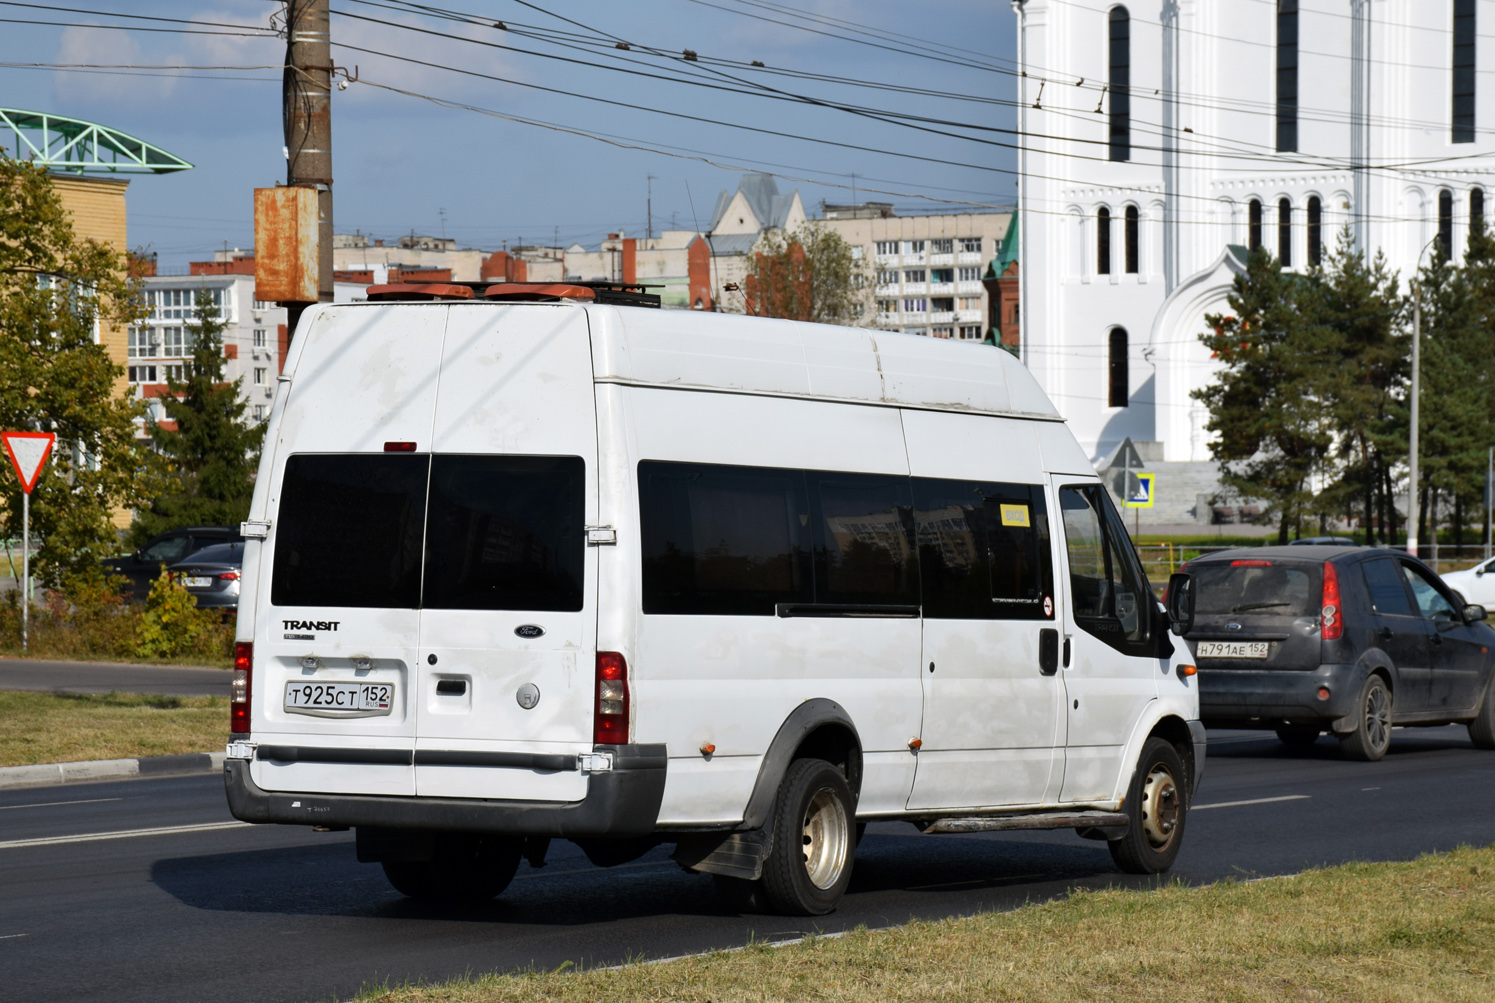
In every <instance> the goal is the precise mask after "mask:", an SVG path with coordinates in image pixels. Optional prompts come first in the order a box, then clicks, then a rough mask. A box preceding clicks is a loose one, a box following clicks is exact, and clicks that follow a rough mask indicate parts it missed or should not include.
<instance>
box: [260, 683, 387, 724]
mask: <svg viewBox="0 0 1495 1003" xmlns="http://www.w3.org/2000/svg"><path fill="white" fill-rule="evenodd" d="M394 696H395V688H394V684H393V683H286V698H285V709H286V711H287V712H288V713H292V714H334V715H338V716H343V715H347V716H353V715H357V716H360V717H372V716H376V715H379V714H388V713H389V711H390V708H391V707H392V706H393V705H394Z"/></svg>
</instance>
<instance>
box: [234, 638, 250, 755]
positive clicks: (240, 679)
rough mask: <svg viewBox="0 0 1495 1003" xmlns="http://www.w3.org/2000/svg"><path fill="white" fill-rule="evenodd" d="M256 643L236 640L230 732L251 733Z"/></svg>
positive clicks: (236, 733) (237, 733)
mask: <svg viewBox="0 0 1495 1003" xmlns="http://www.w3.org/2000/svg"><path fill="white" fill-rule="evenodd" d="M253 670H254V643H253V642H252V641H235V642H234V679H233V682H231V683H229V699H228V730H229V732H230V734H234V735H247V734H249V696H250V688H251V687H252V686H253V679H254V672H253Z"/></svg>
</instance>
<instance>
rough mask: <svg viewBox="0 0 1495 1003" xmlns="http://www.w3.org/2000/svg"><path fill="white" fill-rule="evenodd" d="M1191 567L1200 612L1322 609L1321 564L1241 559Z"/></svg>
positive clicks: (1307, 611) (1261, 613)
mask: <svg viewBox="0 0 1495 1003" xmlns="http://www.w3.org/2000/svg"><path fill="white" fill-rule="evenodd" d="M1189 570H1190V571H1191V572H1192V573H1193V575H1194V581H1195V586H1194V597H1195V598H1194V612H1195V613H1196V614H1203V615H1206V616H1210V615H1213V616H1236V615H1248V616H1249V615H1256V616H1287V617H1297V616H1313V615H1314V614H1316V613H1317V612H1318V606H1319V582H1320V579H1321V576H1322V574H1323V572H1322V571H1321V570H1320V568H1319V566H1318V565H1317V564H1296V563H1295V564H1284V563H1282V562H1281V561H1264V560H1239V561H1231V562H1229V563H1221V564H1198V565H1192V566H1191V567H1190V569H1189Z"/></svg>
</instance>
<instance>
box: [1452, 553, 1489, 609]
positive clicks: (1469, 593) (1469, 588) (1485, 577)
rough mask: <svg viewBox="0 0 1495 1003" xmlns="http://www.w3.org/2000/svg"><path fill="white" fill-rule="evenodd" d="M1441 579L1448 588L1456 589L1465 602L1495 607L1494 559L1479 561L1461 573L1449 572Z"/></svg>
mask: <svg viewBox="0 0 1495 1003" xmlns="http://www.w3.org/2000/svg"><path fill="white" fill-rule="evenodd" d="M1441 577H1442V578H1443V580H1444V581H1445V582H1447V583H1448V586H1449V588H1454V589H1458V590H1459V594H1460V595H1462V596H1463V597H1464V599H1465V601H1467V602H1472V603H1478V604H1479V605H1481V606H1495V557H1492V558H1490V559H1489V560H1487V561H1480V562H1479V563H1478V564H1476V565H1475V566H1474V567H1472V568H1467V569H1465V570H1463V571H1450V572H1449V573H1448V574H1446V575H1443V576H1441Z"/></svg>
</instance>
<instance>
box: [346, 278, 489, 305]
mask: <svg viewBox="0 0 1495 1003" xmlns="http://www.w3.org/2000/svg"><path fill="white" fill-rule="evenodd" d="M367 296H368V298H369V301H370V302H376V301H380V300H470V299H472V297H473V290H472V287H471V286H464V285H456V284H454V283H447V282H391V283H389V284H388V285H383V286H369V288H368V292H367Z"/></svg>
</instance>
